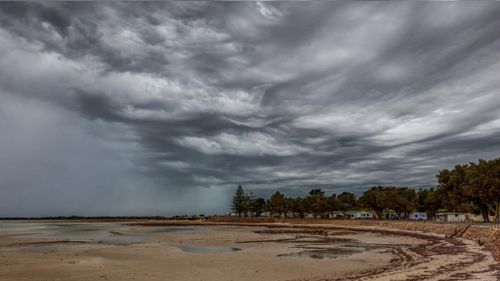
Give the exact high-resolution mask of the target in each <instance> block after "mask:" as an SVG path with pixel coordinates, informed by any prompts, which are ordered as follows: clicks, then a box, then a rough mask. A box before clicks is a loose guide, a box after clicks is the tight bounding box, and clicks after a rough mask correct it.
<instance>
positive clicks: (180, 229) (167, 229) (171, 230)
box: [153, 227, 200, 233]
mask: <svg viewBox="0 0 500 281" xmlns="http://www.w3.org/2000/svg"><path fill="white" fill-rule="evenodd" d="M199 230H200V229H197V228H192V227H162V228H160V229H157V230H155V231H153V232H155V233H176V232H194V231H199Z"/></svg>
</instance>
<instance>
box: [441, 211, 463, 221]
mask: <svg viewBox="0 0 500 281" xmlns="http://www.w3.org/2000/svg"><path fill="white" fill-rule="evenodd" d="M435 219H436V221H441V222H460V221H466V220H467V216H466V215H465V214H464V213H437V214H436V216H435Z"/></svg>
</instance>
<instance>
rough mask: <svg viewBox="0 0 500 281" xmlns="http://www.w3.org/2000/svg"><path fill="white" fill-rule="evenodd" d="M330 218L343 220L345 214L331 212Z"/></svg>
mask: <svg viewBox="0 0 500 281" xmlns="http://www.w3.org/2000/svg"><path fill="white" fill-rule="evenodd" d="M328 218H330V219H343V218H344V213H342V212H331V213H328Z"/></svg>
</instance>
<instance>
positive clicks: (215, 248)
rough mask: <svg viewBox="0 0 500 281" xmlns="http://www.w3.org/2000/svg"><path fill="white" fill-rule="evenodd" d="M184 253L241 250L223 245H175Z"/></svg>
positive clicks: (216, 252)
mask: <svg viewBox="0 0 500 281" xmlns="http://www.w3.org/2000/svg"><path fill="white" fill-rule="evenodd" d="M177 248H179V249H181V250H182V251H183V252H186V253H198V254H218V253H231V252H236V251H241V249H239V248H234V247H224V246H193V245H183V246H177Z"/></svg>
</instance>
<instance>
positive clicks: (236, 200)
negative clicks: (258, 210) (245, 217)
mask: <svg viewBox="0 0 500 281" xmlns="http://www.w3.org/2000/svg"><path fill="white" fill-rule="evenodd" d="M249 201H250V200H249V197H248V195H247V194H246V193H245V191H244V190H243V187H242V186H241V185H238V187H237V188H236V193H235V194H234V196H233V205H232V209H233V211H235V212H236V213H238V216H239V217H241V215H242V214H243V213H244V212H246V211H248V209H249Z"/></svg>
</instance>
